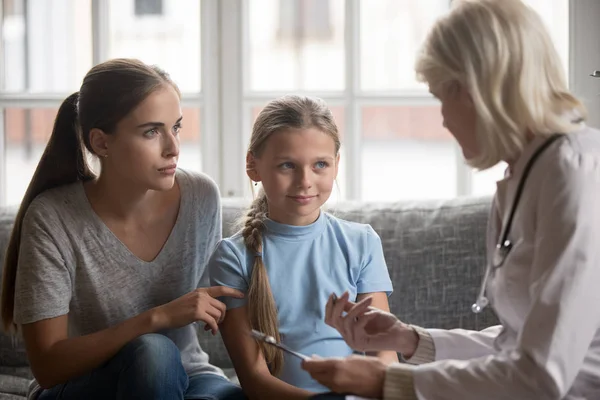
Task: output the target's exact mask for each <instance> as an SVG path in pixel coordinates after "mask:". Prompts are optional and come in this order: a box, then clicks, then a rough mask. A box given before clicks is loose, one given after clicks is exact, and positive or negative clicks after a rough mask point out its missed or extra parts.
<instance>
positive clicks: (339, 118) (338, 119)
mask: <svg viewBox="0 0 600 400" xmlns="http://www.w3.org/2000/svg"><path fill="white" fill-rule="evenodd" d="M262 108H263V107H262V106H259V107H253V108H252V124H251V125H250V127H249V128H248V132H252V125H253V124H254V121H255V120H256V117H257V116H258V114H259V113H260V111H261V110H262ZM329 109H330V110H331V113H332V114H333V118H334V119H335V123H336V125H337V127H338V132H339V134H340V140H341V141H342V148H341V149H340V165H339V168H338V176H337V179H336V185H335V186H334V187H333V191H332V192H331V197H330V198H329V200H328V203H329V204H332V203H333V204H334V205H335V202H336V201H339V200H341V199H344V198H345V197H346V188H345V185H344V183H345V182H346V167H345V165H346V157H344V129H345V123H344V118H345V109H344V107H342V106H330V107H329ZM249 139H250V138H247V139H245V140H246V141H249ZM247 146H248V143H244V148H246V147H247Z"/></svg>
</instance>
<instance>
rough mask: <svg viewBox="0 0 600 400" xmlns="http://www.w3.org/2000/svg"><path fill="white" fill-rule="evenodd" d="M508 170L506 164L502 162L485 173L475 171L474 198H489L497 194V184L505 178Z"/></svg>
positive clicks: (473, 180)
mask: <svg viewBox="0 0 600 400" xmlns="http://www.w3.org/2000/svg"><path fill="white" fill-rule="evenodd" d="M506 168H507V165H506V163H504V162H501V163H499V164H498V165H496V166H494V167H492V168H490V169H488V170H485V171H473V172H472V174H473V175H472V181H471V184H472V186H471V194H473V195H474V196H489V195H492V194H494V193H496V182H498V181H499V180H501V179H502V178H503V177H504V171H506Z"/></svg>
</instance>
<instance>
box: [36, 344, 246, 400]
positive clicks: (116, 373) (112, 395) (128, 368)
mask: <svg viewBox="0 0 600 400" xmlns="http://www.w3.org/2000/svg"><path fill="white" fill-rule="evenodd" d="M72 399H73V400H74V399H89V400H96V399H98V400H101V399H102V400H109V399H116V400H121V399H123V400H125V399H128V400H134V399H144V400H171V399H187V400H192V399H194V400H242V399H246V396H244V394H243V392H242V389H241V388H240V387H239V386H238V385H235V384H233V383H231V382H229V381H228V380H227V379H225V378H223V377H221V376H219V375H215V374H200V375H193V376H189V377H188V375H187V374H186V372H185V370H184V369H183V365H182V364H181V355H180V353H179V349H178V348H177V346H176V345H175V343H173V342H172V341H171V340H170V339H169V338H167V337H166V336H164V335H159V334H147V335H142V336H140V337H138V338H137V339H135V340H133V341H131V342H129V343H128V344H127V345H125V346H124V347H123V348H122V349H121V350H120V351H119V352H118V353H117V354H116V355H115V356H114V357H113V358H111V359H110V360H109V361H108V362H106V363H105V364H104V365H102V366H101V367H99V368H97V369H95V370H93V371H92V372H91V373H89V374H87V375H84V376H82V377H79V378H76V379H73V380H71V381H69V382H67V383H64V384H60V385H56V386H54V387H52V388H50V389H46V390H43V391H42V393H41V394H40V395H39V396H38V400H72Z"/></svg>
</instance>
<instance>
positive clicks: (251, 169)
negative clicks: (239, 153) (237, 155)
mask: <svg viewBox="0 0 600 400" xmlns="http://www.w3.org/2000/svg"><path fill="white" fill-rule="evenodd" d="M246 175H248V178H250V179H252V180H253V181H254V182H260V181H261V179H260V175H259V174H258V171H257V170H256V158H255V157H254V155H253V154H252V153H251V152H248V153H247V154H246Z"/></svg>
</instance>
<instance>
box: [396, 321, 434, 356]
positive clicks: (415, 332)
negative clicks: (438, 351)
mask: <svg viewBox="0 0 600 400" xmlns="http://www.w3.org/2000/svg"><path fill="white" fill-rule="evenodd" d="M408 328H409V329H410V331H409V332H407V334H406V335H403V336H404V337H402V338H399V343H398V349H397V350H398V352H399V353H400V354H402V356H403V357H404V359H405V360H406V361H407V362H408V363H409V364H414V365H418V364H426V363H430V362H433V361H435V345H434V342H433V338H432V337H431V335H430V334H429V332H427V330H426V329H423V328H421V327H418V326H413V325H409V326H408Z"/></svg>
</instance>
